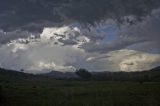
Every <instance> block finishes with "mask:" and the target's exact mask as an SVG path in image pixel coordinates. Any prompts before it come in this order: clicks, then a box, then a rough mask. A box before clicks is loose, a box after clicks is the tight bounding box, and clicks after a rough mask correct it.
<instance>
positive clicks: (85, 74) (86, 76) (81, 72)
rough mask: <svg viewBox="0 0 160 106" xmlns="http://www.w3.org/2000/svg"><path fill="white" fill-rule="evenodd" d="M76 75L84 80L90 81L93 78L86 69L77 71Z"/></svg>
mask: <svg viewBox="0 0 160 106" xmlns="http://www.w3.org/2000/svg"><path fill="white" fill-rule="evenodd" d="M76 74H77V75H78V76H79V77H81V78H83V79H89V78H90V77H91V76H92V75H91V73H90V72H88V70H86V69H79V70H76Z"/></svg>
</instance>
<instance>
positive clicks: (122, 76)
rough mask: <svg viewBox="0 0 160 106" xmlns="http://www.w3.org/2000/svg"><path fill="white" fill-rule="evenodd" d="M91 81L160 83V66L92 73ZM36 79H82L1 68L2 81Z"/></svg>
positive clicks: (61, 74)
mask: <svg viewBox="0 0 160 106" xmlns="http://www.w3.org/2000/svg"><path fill="white" fill-rule="evenodd" d="M91 74H92V77H91V78H90V80H98V81H103V80H105V81H160V66H159V67H156V68H153V69H150V70H146V71H141V72H91ZM30 78H31V79H36V78H52V79H53V78H54V79H64V80H68V79H76V80H77V79H80V77H78V76H77V75H76V74H75V73H74V72H65V73H64V72H58V71H52V72H49V73H45V74H38V75H33V74H27V73H24V72H18V71H14V70H8V69H3V68H0V80H6V79H8V80H11V79H17V80H19V79H30Z"/></svg>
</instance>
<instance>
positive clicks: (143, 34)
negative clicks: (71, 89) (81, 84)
mask: <svg viewBox="0 0 160 106" xmlns="http://www.w3.org/2000/svg"><path fill="white" fill-rule="evenodd" d="M159 40H160V1H158V0H134V1H133V0H94V1H93V0H1V1H0V67H2V68H7V69H13V70H17V71H20V70H21V69H24V72H26V73H47V72H50V71H52V70H54V71H60V72H68V71H69V72H74V71H75V70H76V69H79V68H85V69H87V70H89V71H90V72H103V71H111V72H116V71H125V72H133V71H143V70H148V69H151V68H154V67H157V66H159V65H160V42H159Z"/></svg>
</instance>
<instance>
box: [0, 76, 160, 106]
mask: <svg viewBox="0 0 160 106" xmlns="http://www.w3.org/2000/svg"><path fill="white" fill-rule="evenodd" d="M0 86H1V88H0V101H1V102H0V103H1V104H0V106H160V83H159V82H155V83H154V82H144V83H142V84H141V83H138V82H109V81H101V82H97V81H63V80H54V79H53V80H48V79H46V80H44V79H43V80H41V79H39V80H34V81H31V80H28V81H23V80H22V81H1V82H0Z"/></svg>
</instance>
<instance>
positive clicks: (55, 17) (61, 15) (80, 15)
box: [0, 0, 160, 31]
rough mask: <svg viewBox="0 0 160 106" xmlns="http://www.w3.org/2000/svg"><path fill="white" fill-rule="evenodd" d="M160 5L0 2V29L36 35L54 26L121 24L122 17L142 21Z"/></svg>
mask: <svg viewBox="0 0 160 106" xmlns="http://www.w3.org/2000/svg"><path fill="white" fill-rule="evenodd" d="M159 5H160V1H159V0H14V1H13V0H1V1H0V28H1V29H4V30H14V29H16V28H21V27H22V26H23V28H24V30H33V29H34V30H38V31H39V30H41V29H42V28H43V27H44V26H48V25H49V26H51V25H53V26H54V23H61V24H67V23H68V22H72V21H78V22H81V23H83V24H88V23H89V24H94V23H95V22H98V21H101V20H106V19H108V18H112V19H116V20H118V21H119V22H120V21H121V17H123V16H126V15H135V16H137V17H141V16H144V15H146V14H148V13H150V11H151V10H152V9H155V8H157V7H159ZM46 21H47V22H48V23H50V24H48V23H45V22H46ZM41 23H42V24H41ZM51 23H53V24H51ZM29 24H30V26H29V27H28V26H25V25H29ZM35 24H36V25H35ZM23 28H22V29H23Z"/></svg>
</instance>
